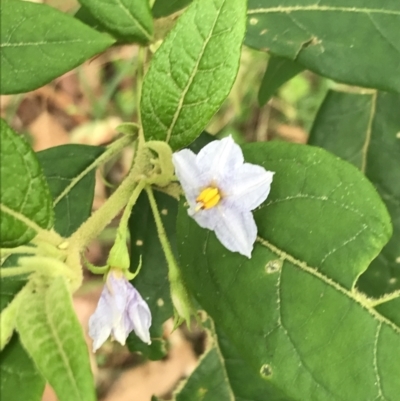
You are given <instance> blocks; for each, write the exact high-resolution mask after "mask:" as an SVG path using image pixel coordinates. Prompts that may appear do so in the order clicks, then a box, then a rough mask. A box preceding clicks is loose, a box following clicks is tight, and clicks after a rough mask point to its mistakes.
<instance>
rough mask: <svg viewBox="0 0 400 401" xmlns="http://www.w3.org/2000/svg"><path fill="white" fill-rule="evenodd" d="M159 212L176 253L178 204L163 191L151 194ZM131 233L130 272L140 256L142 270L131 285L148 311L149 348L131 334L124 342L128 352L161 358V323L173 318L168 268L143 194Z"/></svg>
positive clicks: (132, 216)
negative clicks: (142, 299) (146, 305)
mask: <svg viewBox="0 0 400 401" xmlns="http://www.w3.org/2000/svg"><path fill="white" fill-rule="evenodd" d="M154 197H155V199H156V201H157V205H158V208H159V210H160V213H161V217H162V220H163V224H164V228H165V230H166V232H167V235H168V239H169V241H170V243H171V246H172V248H173V250H174V251H175V250H176V238H175V237H176V232H175V224H176V215H177V211H178V202H177V201H176V200H175V199H174V198H171V197H170V196H168V195H166V194H164V193H162V192H157V191H155V192H154ZM129 231H130V234H131V271H135V270H136V268H137V266H138V264H139V259H140V256H141V257H142V269H141V271H140V273H139V275H138V276H137V277H136V278H135V279H134V281H133V285H134V286H135V288H136V289H137V290H138V291H139V293H140V294H141V295H142V297H143V298H144V299H145V300H146V302H147V303H148V305H149V308H150V310H151V315H152V325H151V328H150V336H151V339H152V343H151V345H146V344H144V343H143V342H142V341H141V340H139V339H138V338H137V337H136V336H135V335H134V334H130V335H129V337H128V340H127V344H128V347H129V349H130V350H131V351H139V352H141V353H142V354H143V355H145V356H146V357H148V358H150V359H154V360H156V359H161V358H163V357H164V356H165V355H166V352H167V349H166V344H165V341H164V340H163V338H162V334H163V328H162V325H163V323H164V322H165V321H166V320H167V319H169V318H170V317H171V316H172V315H173V309H172V303H171V295H170V289H169V281H168V266H167V262H166V260H165V256H164V252H163V250H162V248H161V244H160V240H159V239H158V234H157V228H156V225H155V222H154V217H153V214H152V212H151V208H150V204H149V201H148V198H147V195H146V194H145V193H144V192H143V193H142V194H141V195H140V197H139V199H138V201H137V202H136V205H135V207H134V209H133V211H132V214H131V217H130V219H129Z"/></svg>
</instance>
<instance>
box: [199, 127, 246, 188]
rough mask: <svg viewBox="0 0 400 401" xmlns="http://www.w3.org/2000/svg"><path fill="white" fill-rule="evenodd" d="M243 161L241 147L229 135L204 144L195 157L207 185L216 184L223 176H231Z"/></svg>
mask: <svg viewBox="0 0 400 401" xmlns="http://www.w3.org/2000/svg"><path fill="white" fill-rule="evenodd" d="M243 161H244V159H243V153H242V149H240V146H239V145H237V144H236V143H235V142H234V141H233V139H232V137H231V136H230V135H229V136H228V137H226V138H223V139H221V140H220V141H213V142H210V143H209V144H208V145H206V146H204V148H203V149H201V150H200V152H199V154H198V155H197V158H196V163H197V167H198V169H199V170H200V171H201V173H202V174H201V175H202V177H204V179H205V180H206V182H207V184H208V185H210V184H211V183H214V184H215V185H218V183H219V182H220V181H221V180H224V179H225V177H227V176H228V177H229V176H231V175H232V174H233V172H234V170H236V168H238V167H240V166H241V165H242V164H243Z"/></svg>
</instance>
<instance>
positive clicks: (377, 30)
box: [245, 0, 400, 92]
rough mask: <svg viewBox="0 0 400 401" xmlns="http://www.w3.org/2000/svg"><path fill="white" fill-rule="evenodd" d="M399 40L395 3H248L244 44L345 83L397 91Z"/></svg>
mask: <svg viewBox="0 0 400 401" xmlns="http://www.w3.org/2000/svg"><path fill="white" fill-rule="evenodd" d="M399 36H400V3H399V2H398V1H397V0H387V1H384V2H382V1H380V0H350V1H338V0H324V1H320V2H316V1H313V0H286V1H284V2H282V0H249V5H248V25H247V33H246V41H245V43H246V44H247V45H249V46H251V47H254V48H256V49H267V50H268V51H270V52H271V53H272V54H275V55H278V56H282V57H287V58H289V59H291V60H295V61H297V62H299V63H300V64H302V65H303V66H304V67H305V68H308V69H310V70H312V71H314V72H316V73H318V74H321V75H323V76H326V77H330V78H333V79H335V80H338V81H341V82H346V83H349V84H354V85H360V86H365V87H372V88H379V89H384V90H393V91H396V92H400V74H399V73H398V71H399V67H400V41H399V40H398V37H399ZM371 55H373V57H372V56H371Z"/></svg>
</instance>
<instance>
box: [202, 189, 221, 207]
mask: <svg viewBox="0 0 400 401" xmlns="http://www.w3.org/2000/svg"><path fill="white" fill-rule="evenodd" d="M220 200H221V194H220V193H219V190H218V188H214V187H207V188H205V189H203V190H202V191H201V192H200V195H199V196H198V197H197V198H196V202H198V203H199V205H198V206H199V207H198V210H200V209H210V208H212V207H214V206H215V205H217V204H218V202H219V201H220Z"/></svg>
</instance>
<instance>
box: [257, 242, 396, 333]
mask: <svg viewBox="0 0 400 401" xmlns="http://www.w3.org/2000/svg"><path fill="white" fill-rule="evenodd" d="M257 242H258V243H260V244H261V245H262V246H264V247H266V248H268V249H269V250H270V251H272V252H273V253H275V254H276V255H277V256H278V257H280V258H282V259H283V260H287V261H288V262H290V263H292V264H293V265H295V266H297V267H298V268H300V269H301V270H303V271H304V272H306V273H308V274H311V275H312V276H314V277H316V278H318V279H319V280H321V281H323V282H324V283H325V284H327V285H329V286H330V287H332V288H334V289H335V290H336V291H338V292H340V293H342V294H343V295H345V296H347V297H348V298H350V299H352V300H353V301H354V302H356V303H358V304H359V305H361V306H362V307H363V308H364V309H365V310H367V311H368V312H369V314H370V315H371V316H372V317H373V318H374V319H375V320H376V321H378V322H380V323H385V324H387V325H388V326H389V327H391V328H392V329H393V330H394V331H395V332H396V333H397V334H400V327H399V326H397V325H396V324H395V323H393V322H392V321H390V320H389V319H387V318H386V317H384V316H382V315H381V314H380V313H379V312H378V311H377V310H376V309H374V308H373V307H371V306H370V304H369V303H368V298H367V297H366V296H364V295H363V294H361V293H359V292H356V291H349V290H348V289H346V288H344V287H343V286H341V285H340V284H338V283H336V282H335V281H333V280H332V279H330V278H329V277H327V276H325V275H324V274H322V273H321V272H319V271H318V269H317V268H315V267H311V266H308V265H307V263H306V262H303V261H301V260H298V259H296V258H295V257H294V256H292V255H290V254H288V253H286V252H285V251H283V250H281V249H279V248H278V247H276V246H275V245H273V244H271V243H270V242H269V241H267V240H266V239H264V238H262V237H260V236H257Z"/></svg>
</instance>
